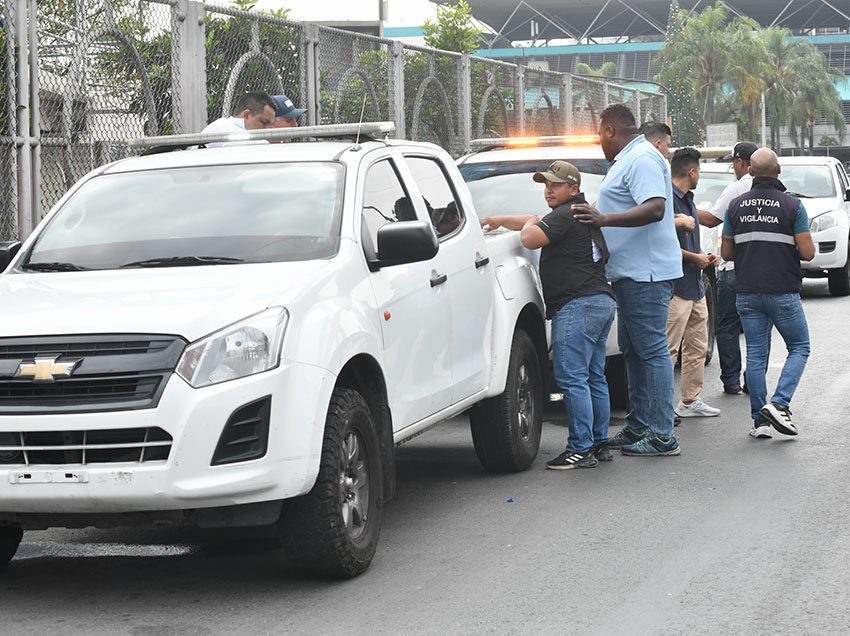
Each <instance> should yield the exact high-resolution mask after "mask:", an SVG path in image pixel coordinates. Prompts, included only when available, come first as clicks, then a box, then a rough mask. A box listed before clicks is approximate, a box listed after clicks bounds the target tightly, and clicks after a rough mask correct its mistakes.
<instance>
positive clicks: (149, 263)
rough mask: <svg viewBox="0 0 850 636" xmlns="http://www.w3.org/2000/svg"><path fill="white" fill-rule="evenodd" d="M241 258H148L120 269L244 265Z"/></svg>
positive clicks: (122, 266)
mask: <svg viewBox="0 0 850 636" xmlns="http://www.w3.org/2000/svg"><path fill="white" fill-rule="evenodd" d="M244 262H245V260H244V259H242V258H233V257H232V256H167V257H164V258H148V259H145V260H143V261H133V262H131V263H124V264H123V265H121V266H120V268H122V269H123V268H126V267H180V266H181V265H233V264H234V263H244Z"/></svg>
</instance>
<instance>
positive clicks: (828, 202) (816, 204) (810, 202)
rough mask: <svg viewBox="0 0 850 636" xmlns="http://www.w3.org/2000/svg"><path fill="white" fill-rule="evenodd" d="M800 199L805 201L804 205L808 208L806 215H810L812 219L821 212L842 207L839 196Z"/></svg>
mask: <svg viewBox="0 0 850 636" xmlns="http://www.w3.org/2000/svg"><path fill="white" fill-rule="evenodd" d="M800 201H802V202H803V207H805V208H806V216H808V217H809V220H810V221H811V220H812V219H813V218H815V217H816V216H818V215H819V214H823V213H824V212H830V211H832V210H840V209H841V208H842V205H841V200H840V199H839V198H838V197H817V198H815V199H800Z"/></svg>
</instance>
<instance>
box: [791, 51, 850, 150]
mask: <svg viewBox="0 0 850 636" xmlns="http://www.w3.org/2000/svg"><path fill="white" fill-rule="evenodd" d="M795 79H796V99H795V100H794V106H793V107H792V109H791V113H790V116H789V118H788V128H789V133H790V135H791V139H792V140H793V141H794V143H796V144H798V145H799V146H800V148H801V149H802V150H805V148H806V142H807V141H808V147H809V150H808V152H809V153H810V154H811V151H812V149H813V148H814V146H815V131H814V129H815V121H816V120H818V119H821V118H822V119H824V120H826V121H827V122H829V123H831V124H832V125H833V126H835V129H836V131H837V132H838V135H839V136H840V137H841V139H842V140H843V139H844V131H845V129H846V128H847V124H846V123H845V121H844V114H843V113H842V112H841V97H840V95H839V94H838V91H837V90H836V88H835V85H834V84H833V81H841V82H844V81H846V80H845V78H844V76H843V75H842V74H841V73H840V72H839V71H838V70H837V69H833V68H831V67H830V66H827V65H826V64H825V62H824V58H823V55H822V54H821V53H820V51H817V50H812V51H810V52H809V53H808V54H807V55H806V56H805V57H803V58H801V59H800V61H799V69H798V74H797V76H796V78H795Z"/></svg>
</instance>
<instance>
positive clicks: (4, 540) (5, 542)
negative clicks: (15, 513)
mask: <svg viewBox="0 0 850 636" xmlns="http://www.w3.org/2000/svg"><path fill="white" fill-rule="evenodd" d="M23 536H24V531H23V530H21V529H20V528H18V527H16V526H0V570H4V569H5V568H6V566H7V565H8V564H9V561H11V560H12V557H14V556H15V553H16V552H17V551H18V546H19V545H20V544H21V539H22V538H23Z"/></svg>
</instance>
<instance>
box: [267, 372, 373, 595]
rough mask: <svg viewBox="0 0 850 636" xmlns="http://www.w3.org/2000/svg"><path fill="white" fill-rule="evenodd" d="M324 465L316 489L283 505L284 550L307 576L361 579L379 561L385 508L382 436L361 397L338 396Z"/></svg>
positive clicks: (327, 429)
mask: <svg viewBox="0 0 850 636" xmlns="http://www.w3.org/2000/svg"><path fill="white" fill-rule="evenodd" d="M320 461H321V463H320V465H319V475H318V476H317V477H316V483H315V484H314V485H313V489H312V490H311V491H310V492H309V493H308V494H306V495H304V496H303V497H298V498H297V499H292V500H290V501H287V502H285V503H284V508H283V513H282V514H281V518H280V522H279V524H280V527H281V535H282V539H283V544H284V550H285V552H286V555H287V557H288V559H289V562H290V563H291V564H292V566H293V567H294V568H295V569H296V570H297V571H299V572H300V573H302V574H305V575H307V576H313V577H320V578H334V579H342V578H350V577H353V576H357V575H358V574H360V573H362V572H364V571H365V570H366V569H367V568H368V567H369V564H370V563H371V562H372V557H373V556H374V555H375V550H376V548H377V545H378V535H379V534H380V530H381V509H382V507H383V501H382V498H383V480H382V477H381V456H380V452H379V445H378V434H377V430H376V428H375V422H374V419H373V418H372V413H371V411H370V410H369V407H368V406H367V404H366V402H365V401H364V400H363V397H362V396H361V395H360V394H359V393H358V392H357V391H354V390H352V389H340V388H338V389H335V390H334V392H333V395H332V396H331V403H330V407H329V408H328V417H327V420H326V424H325V437H324V441H323V443H322V456H321V460H320Z"/></svg>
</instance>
